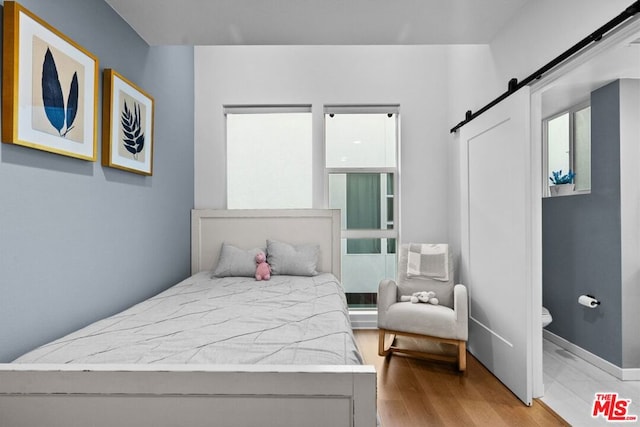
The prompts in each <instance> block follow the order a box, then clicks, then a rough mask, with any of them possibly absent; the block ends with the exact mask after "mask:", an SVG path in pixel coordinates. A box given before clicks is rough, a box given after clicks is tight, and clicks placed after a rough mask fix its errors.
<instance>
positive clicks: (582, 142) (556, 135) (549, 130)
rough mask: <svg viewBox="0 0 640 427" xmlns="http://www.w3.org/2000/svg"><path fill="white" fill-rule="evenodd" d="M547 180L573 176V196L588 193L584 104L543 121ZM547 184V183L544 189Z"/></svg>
mask: <svg viewBox="0 0 640 427" xmlns="http://www.w3.org/2000/svg"><path fill="white" fill-rule="evenodd" d="M543 126H544V137H545V147H546V149H547V150H546V151H547V156H546V165H547V167H546V175H545V176H546V177H550V176H551V175H552V172H553V171H559V170H562V174H563V175H564V174H566V173H568V171H569V170H572V171H573V172H575V174H576V175H575V178H574V183H575V190H574V191H575V192H588V191H590V190H591V107H590V106H588V105H585V104H581V105H578V106H576V107H573V108H570V109H568V110H565V111H563V112H561V113H559V114H556V115H554V116H551V117H549V118H547V119H545V120H543ZM548 184H550V181H549V180H548V179H547V185H548Z"/></svg>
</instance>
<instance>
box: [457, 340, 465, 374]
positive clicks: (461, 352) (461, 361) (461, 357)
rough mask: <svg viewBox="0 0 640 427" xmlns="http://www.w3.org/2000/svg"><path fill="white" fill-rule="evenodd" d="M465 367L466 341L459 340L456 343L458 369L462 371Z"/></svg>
mask: <svg viewBox="0 0 640 427" xmlns="http://www.w3.org/2000/svg"><path fill="white" fill-rule="evenodd" d="M466 369H467V343H466V342H465V341H460V342H459V343H458V370H459V371H464V370H466Z"/></svg>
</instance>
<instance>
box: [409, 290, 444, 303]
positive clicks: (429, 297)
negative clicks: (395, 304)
mask: <svg viewBox="0 0 640 427" xmlns="http://www.w3.org/2000/svg"><path fill="white" fill-rule="evenodd" d="M400 301H411V302H412V303H414V304H416V303H419V302H424V303H428V304H433V305H438V298H436V293H435V292H433V291H421V292H414V293H413V294H411V295H402V296H401V297H400Z"/></svg>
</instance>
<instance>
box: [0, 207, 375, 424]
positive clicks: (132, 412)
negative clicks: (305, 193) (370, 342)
mask: <svg viewBox="0 0 640 427" xmlns="http://www.w3.org/2000/svg"><path fill="white" fill-rule="evenodd" d="M268 240H269V241H270V244H271V243H274V244H276V243H279V242H287V243H286V244H285V245H287V244H288V245H306V244H309V243H313V245H314V246H315V245H317V247H318V249H319V251H318V254H319V256H318V258H317V265H316V268H317V270H318V274H315V275H309V276H308V277H299V276H297V275H288V274H284V275H283V274H279V275H276V274H274V275H273V276H272V277H271V280H269V281H256V280H255V279H253V278H250V277H236V276H235V275H233V274H231V275H230V276H232V277H229V276H228V275H223V276H225V277H212V269H213V267H214V266H215V264H216V260H218V259H221V258H220V256H221V249H222V248H223V247H224V245H225V244H228V243H233V245H234V246H235V247H237V248H244V249H249V248H256V247H258V248H260V247H265V246H266V243H265V242H267V241H268ZM300 247H302V246H300ZM223 252H224V251H223ZM274 252H275V251H274ZM222 255H225V254H224V253H223V254H222ZM280 267H281V268H282V266H280ZM281 271H282V270H281ZM339 279H340V214H339V211H336V210H275V211H274V210H268V211H262V210H229V211H227V210H193V211H192V276H191V277H189V278H187V279H185V280H184V281H182V282H180V283H178V284H177V285H175V286H173V287H171V288H170V289H168V290H166V291H165V292H163V293H161V294H159V295H157V296H155V297H153V298H151V299H149V300H147V301H143V302H141V303H139V304H137V305H135V306H133V307H131V308H130V309H128V310H125V311H124V312H122V313H119V314H117V315H115V316H112V317H110V318H107V319H103V320H101V321H98V322H96V323H94V324H92V325H89V326H88V327H86V328H83V329H81V330H80V331H76V332H74V333H72V334H70V335H68V336H66V337H63V338H61V339H60V340H56V341H54V342H52V343H49V344H47V345H45V346H42V347H40V348H38V349H35V350H34V351H32V352H29V353H27V354H26V355H24V356H22V357H20V358H19V359H17V360H16V361H15V362H14V363H10V364H1V365H0V425H3V426H4V425H8V426H23V425H24V426H33V425H48V426H58V425H59V426H68V425H92V426H112V425H153V426H175V425H189V426H199V425H202V426H204V425H224V426H253V425H259V426H284V425H295V426H325V425H331V426H355V427H362V426H374V425H376V377H375V370H374V368H373V367H372V366H367V365H363V364H362V359H361V357H360V355H359V352H358V351H357V347H356V345H355V341H354V339H353V335H352V332H351V330H350V325H349V320H348V312H347V310H346V303H345V301H344V293H343V291H342V288H341V285H340V282H339Z"/></svg>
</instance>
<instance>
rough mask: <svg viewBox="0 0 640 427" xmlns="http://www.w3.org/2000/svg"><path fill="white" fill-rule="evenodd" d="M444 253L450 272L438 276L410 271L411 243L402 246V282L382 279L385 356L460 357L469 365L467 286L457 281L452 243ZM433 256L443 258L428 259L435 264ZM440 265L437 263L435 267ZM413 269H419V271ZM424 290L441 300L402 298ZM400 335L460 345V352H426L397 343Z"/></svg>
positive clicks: (460, 362) (380, 346)
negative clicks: (436, 302)
mask: <svg viewBox="0 0 640 427" xmlns="http://www.w3.org/2000/svg"><path fill="white" fill-rule="evenodd" d="M416 246H421V245H416ZM416 246H412V254H411V256H412V257H413V258H412V259H416V258H415V257H416V256H417V255H416V252H415V250H416ZM439 247H440V249H442V248H443V245H439ZM444 253H445V255H444V256H442V255H441V256H440V259H442V260H444V261H445V263H444V264H442V265H441V267H442V268H445V269H446V270H448V271H447V272H448V274H443V275H442V276H440V277H438V278H437V279H436V278H429V277H425V276H423V275H408V274H407V266H408V259H409V245H407V244H404V245H401V246H400V254H399V257H398V282H397V283H396V282H395V281H393V280H389V279H386V280H383V281H381V282H380V284H379V286H378V329H379V337H378V354H380V355H381V356H387V355H390V354H391V353H393V352H401V353H405V354H408V355H412V356H419V357H424V356H426V357H429V358H434V359H438V360H446V361H452V362H455V361H457V364H458V369H459V370H460V371H464V370H465V369H466V365H467V362H466V361H467V358H466V354H467V353H466V342H467V338H468V308H467V304H468V297H467V288H466V287H465V286H464V285H460V284H458V285H454V278H453V273H454V268H453V260H452V259H451V256H450V251H449V248H448V246H446V247H445V250H444ZM433 260H436V264H437V263H438V262H440V261H439V260H438V258H437V257H433V256H432V257H431V258H430V259H429V260H428V263H431V267H433V266H434V264H433V262H434V261H433ZM423 263H424V261H423ZM431 267H430V268H431ZM414 268H415V265H413V266H412V270H413V269H414ZM437 269H438V268H437V266H436V268H435V270H437ZM410 272H411V271H410ZM413 272H414V273H415V271H413ZM432 277H434V276H432ZM420 291H433V292H435V293H436V297H437V298H438V304H437V305H433V304H425V303H417V304H414V303H412V302H410V301H406V302H405V301H401V297H402V296H405V295H406V296H409V295H412V294H413V293H414V292H420ZM387 334H390V335H392V336H391V339H390V340H388V342H389V345H385V339H386V337H387ZM396 335H398V336H408V337H413V338H426V339H429V340H435V341H437V342H440V343H446V344H452V345H454V346H456V347H457V354H456V355H453V356H452V355H450V354H437V353H431V352H429V353H425V352H424V351H417V350H415V349H410V348H403V347H398V346H396V345H395V336H396Z"/></svg>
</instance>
